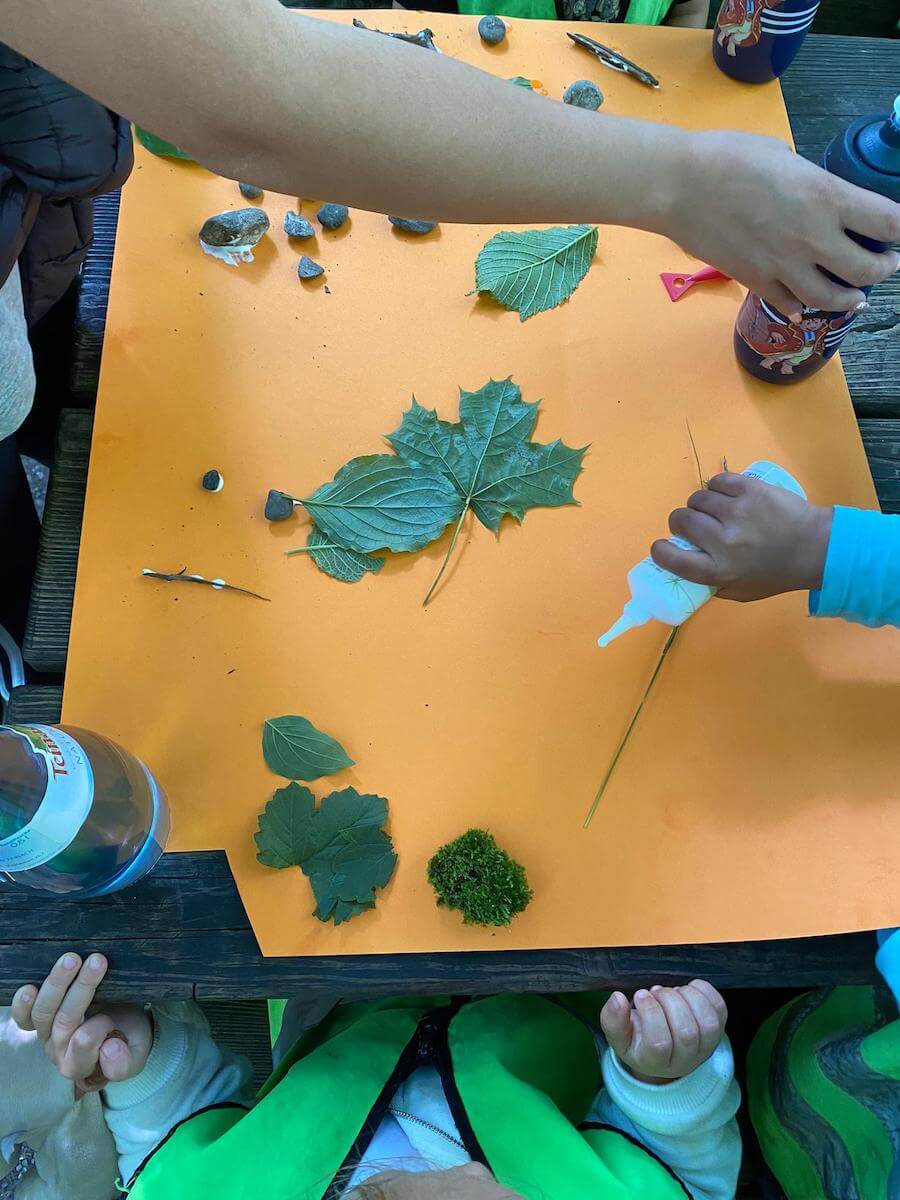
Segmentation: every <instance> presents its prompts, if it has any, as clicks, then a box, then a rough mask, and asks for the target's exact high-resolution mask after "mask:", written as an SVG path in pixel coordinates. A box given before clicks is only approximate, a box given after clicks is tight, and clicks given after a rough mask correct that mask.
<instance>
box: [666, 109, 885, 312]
mask: <svg viewBox="0 0 900 1200" xmlns="http://www.w3.org/2000/svg"><path fill="white" fill-rule="evenodd" d="M668 225H669V227H668V228H667V229H666V230H664V232H666V233H667V234H668V236H669V237H671V238H673V239H674V240H675V241H676V242H678V243H679V244H680V245H682V246H684V248H685V249H687V250H689V251H690V253H692V254H694V255H696V256H697V257H698V258H700V259H702V260H703V261H704V262H710V263H713V264H714V265H715V266H717V267H718V268H719V269H720V270H721V271H724V272H726V273H727V274H728V275H731V276H733V277H734V278H735V279H738V280H740V281H741V283H744V284H746V285H747V286H748V287H749V288H750V289H751V291H754V292H756V293H758V294H759V295H761V296H764V297H765V298H766V299H767V300H768V301H769V302H770V303H772V304H774V305H775V307H776V308H778V309H780V310H781V312H783V313H785V314H786V315H788V316H796V315H798V314H799V312H800V309H801V308H802V306H803V305H807V306H809V307H811V308H822V309H827V310H831V311H835V312H849V311H850V310H851V309H853V308H855V307H857V306H858V305H860V304H863V303H865V296H864V294H863V293H862V292H861V291H859V288H860V287H867V286H870V285H873V284H876V283H881V281H882V280H884V279H887V278H888V276H890V275H892V274H893V273H894V272H895V271H896V270H897V268H898V267H900V255H898V254H897V253H896V252H895V251H894V250H885V251H884V252H883V253H881V254H875V253H873V252H872V251H871V250H865V249H863V247H862V246H860V245H859V244H858V243H857V242H855V241H853V239H852V238H850V237H849V236H848V234H847V230H852V231H853V232H854V233H858V234H861V235H863V236H864V237H868V238H872V239H873V240H875V241H879V242H897V241H900V204H895V203H894V202H893V201H892V200H888V199H886V198H885V197H884V196H879V195H877V194H876V193H875V192H869V191H864V190H863V189H862V188H858V187H854V186H853V185H852V184H850V183H847V182H846V181H845V180H843V179H839V178H838V177H837V176H836V175H831V174H830V173H829V172H827V171H824V170H822V168H820V167H816V166H813V164H812V163H810V162H807V161H806V159H804V158H800V157H799V156H798V155H796V154H794V153H793V152H792V151H790V150H789V149H788V148H787V146H785V145H784V143H783V142H780V141H778V140H777V139H776V138H769V137H757V136H756V135H754V134H746V133H735V132H713V133H698V134H693V135H692V143H691V147H690V150H689V152H688V154H687V155H686V156H685V162H684V165H683V166H682V173H681V178H680V181H679V184H678V185H677V186H676V200H675V203H674V206H673V209H672V211H671V213H670V220H669V223H668ZM825 271H830V272H832V273H833V274H834V275H836V276H837V277H838V278H839V279H845V280H846V281H847V282H848V283H849V284H850V285H851V286H849V287H844V286H842V285H841V284H839V283H835V282H834V281H833V280H831V279H829V278H828V276H827V275H826V274H825V273H824V272H825Z"/></svg>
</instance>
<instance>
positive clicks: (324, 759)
mask: <svg viewBox="0 0 900 1200" xmlns="http://www.w3.org/2000/svg"><path fill="white" fill-rule="evenodd" d="M263 756H264V758H265V760H266V762H267V763H268V765H269V767H270V768H271V770H273V771H274V772H275V774H276V775H283V776H284V778H285V779H319V778H320V777H321V776H322V775H333V774H334V773H335V771H342V770H344V768H345V767H352V766H353V759H352V758H350V757H349V755H348V754H347V752H346V751H345V750H344V748H343V746H342V745H341V744H340V743H339V742H336V741H335V740H334V738H333V737H329V736H328V734H327V733H322V732H321V731H320V730H318V729H316V727H315V725H312V724H311V723H310V722H309V721H307V719H306V717H293V716H287V717H272V718H271V719H270V720H268V721H266V723H265V726H264V728H263Z"/></svg>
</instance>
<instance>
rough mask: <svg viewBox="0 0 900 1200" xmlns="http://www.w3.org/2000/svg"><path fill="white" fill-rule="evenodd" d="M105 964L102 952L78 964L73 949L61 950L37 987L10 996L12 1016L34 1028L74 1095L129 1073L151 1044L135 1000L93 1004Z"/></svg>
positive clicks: (146, 1021) (150, 1034) (138, 1065)
mask: <svg viewBox="0 0 900 1200" xmlns="http://www.w3.org/2000/svg"><path fill="white" fill-rule="evenodd" d="M107 965H108V964H107V962H106V959H105V958H104V957H103V955H102V954H92V955H91V956H90V958H88V959H87V961H86V962H85V963H84V964H82V961H81V959H80V958H79V956H78V955H77V954H64V955H63V957H62V958H61V959H60V960H59V962H57V964H56V966H55V967H54V968H53V970H52V971H51V972H50V974H49V975H48V976H47V978H46V979H45V980H44V982H43V983H42V984H41V986H40V988H35V987H33V986H31V985H30V984H29V985H27V986H26V987H22V988H19V990H18V991H17V992H16V994H15V996H14V997H13V1003H12V1016H13V1020H14V1021H15V1022H16V1024H17V1025H18V1026H19V1028H20V1029H25V1030H36V1031H37V1035H38V1037H39V1038H40V1040H41V1042H43V1045H44V1050H45V1052H46V1054H47V1057H48V1058H49V1059H50V1061H51V1062H52V1063H54V1064H55V1065H56V1067H57V1068H58V1070H59V1072H60V1074H61V1075H63V1076H64V1077H65V1078H66V1079H71V1080H73V1081H74V1083H75V1095H76V1099H77V1098H79V1097H80V1096H81V1095H83V1094H84V1093H85V1092H97V1091H100V1089H101V1088H104V1087H106V1085H107V1083H120V1082H122V1081H123V1080H125V1079H132V1078H134V1076H135V1075H137V1074H139V1073H140V1072H141V1071H142V1070H143V1069H144V1067H145V1066H146V1063H147V1058H148V1056H149V1054H150V1050H151V1047H152V1045H153V1025H152V1023H151V1020H150V1017H149V1016H148V1015H147V1013H145V1012H144V1010H143V1009H142V1008H140V1007H139V1006H138V1005H136V1004H114V1005H97V1006H93V1001H94V994H95V992H96V990H97V988H98V986H99V984H100V982H101V980H102V979H103V976H104V975H105V974H106V970H107ZM92 1006H93V1007H92Z"/></svg>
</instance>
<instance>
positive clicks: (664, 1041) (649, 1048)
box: [634, 991, 672, 1074]
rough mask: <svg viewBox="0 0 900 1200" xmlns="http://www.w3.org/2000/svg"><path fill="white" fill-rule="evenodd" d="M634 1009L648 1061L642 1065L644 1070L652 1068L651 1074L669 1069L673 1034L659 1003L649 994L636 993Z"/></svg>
mask: <svg viewBox="0 0 900 1200" xmlns="http://www.w3.org/2000/svg"><path fill="white" fill-rule="evenodd" d="M634 1009H635V1017H636V1023H637V1026H638V1029H639V1032H640V1040H641V1046H642V1049H644V1051H645V1055H644V1057H645V1058H646V1059H647V1061H646V1062H642V1063H641V1068H642V1070H643V1069H644V1068H650V1070H649V1071H648V1074H649V1073H652V1072H653V1070H654V1069H658V1068H660V1067H667V1066H668V1065H669V1063H670V1062H671V1059H672V1033H671V1030H670V1029H669V1022H668V1021H667V1020H666V1014H665V1013H664V1012H663V1009H662V1007H661V1005H660V1003H659V1001H658V1000H657V999H656V998H655V997H654V996H652V995H651V994H650V993H649V992H644V991H641V992H635V996H634Z"/></svg>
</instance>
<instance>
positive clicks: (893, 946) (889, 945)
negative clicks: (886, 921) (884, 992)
mask: <svg viewBox="0 0 900 1200" xmlns="http://www.w3.org/2000/svg"><path fill="white" fill-rule="evenodd" d="M875 966H876V967H877V968H878V970H879V971H880V972H881V974H882V975H883V976H884V981H885V983H886V984H887V985H888V987H889V988H890V989H891V991H892V992H893V993H894V998H895V1000H896V1001H897V1004H898V1005H900V929H880V930H879V931H878V953H877V954H876V955H875Z"/></svg>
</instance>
